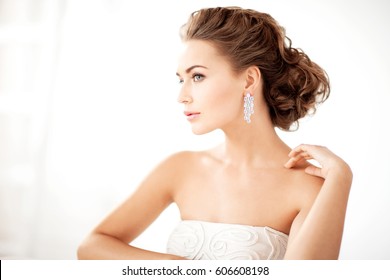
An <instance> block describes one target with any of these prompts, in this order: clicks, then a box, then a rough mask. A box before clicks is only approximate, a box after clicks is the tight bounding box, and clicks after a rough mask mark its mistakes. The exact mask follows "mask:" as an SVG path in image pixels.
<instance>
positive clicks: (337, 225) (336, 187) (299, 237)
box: [285, 145, 352, 259]
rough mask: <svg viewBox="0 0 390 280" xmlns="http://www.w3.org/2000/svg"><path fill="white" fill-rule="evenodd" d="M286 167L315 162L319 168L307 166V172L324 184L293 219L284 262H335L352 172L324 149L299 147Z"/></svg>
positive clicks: (306, 146) (292, 152)
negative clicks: (321, 179) (309, 161)
mask: <svg viewBox="0 0 390 280" xmlns="http://www.w3.org/2000/svg"><path fill="white" fill-rule="evenodd" d="M289 156H290V160H289V161H288V162H287V163H286V165H285V166H286V168H292V167H294V166H295V165H296V164H297V163H298V162H299V161H301V160H302V159H315V160H317V161H318V162H319V163H320V165H321V168H317V167H315V166H309V167H307V168H306V170H305V171H306V173H308V174H310V175H313V176H318V177H321V178H323V179H325V180H324V182H323V185H322V187H321V189H320V191H319V193H318V195H317V197H316V198H315V200H314V202H313V204H312V205H311V206H310V207H303V208H302V209H301V211H300V212H299V214H298V215H297V216H296V218H295V219H294V222H293V224H292V227H291V231H290V238H289V243H288V247H287V251H286V254H285V258H286V259H337V258H338V256H339V251H340V246H341V239H342V235H343V228H344V220H345V214H346V208H347V202H348V196H349V191H350V188H351V184H352V172H351V170H350V168H349V166H348V165H347V164H346V163H345V162H344V161H343V160H342V159H341V158H339V157H338V156H336V155H335V154H333V153H332V152H331V151H329V150H328V149H327V148H325V147H320V146H312V145H300V146H298V147H297V148H295V149H293V150H292V151H291V152H290V154H289Z"/></svg>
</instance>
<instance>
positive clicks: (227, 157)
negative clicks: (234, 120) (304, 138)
mask: <svg viewBox="0 0 390 280" xmlns="http://www.w3.org/2000/svg"><path fill="white" fill-rule="evenodd" d="M223 131H224V133H225V143H224V144H223V145H222V146H221V149H220V153H222V154H221V156H222V157H223V158H224V161H225V163H227V164H229V165H234V166H239V167H255V168H260V167H281V166H283V164H284V163H285V162H286V161H287V160H288V156H287V155H288V153H289V151H290V148H289V147H288V146H287V145H286V144H285V143H284V142H283V141H282V140H281V139H280V137H279V136H278V135H277V133H276V131H275V128H274V127H273V125H272V123H271V121H270V120H269V119H268V120H267V119H260V118H256V119H254V118H253V120H252V122H251V123H249V124H247V123H244V120H242V122H241V123H238V124H237V125H232V126H231V128H227V129H223Z"/></svg>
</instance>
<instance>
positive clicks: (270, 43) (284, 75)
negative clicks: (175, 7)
mask: <svg viewBox="0 0 390 280" xmlns="http://www.w3.org/2000/svg"><path fill="white" fill-rule="evenodd" d="M180 36H181V39H182V40H183V41H187V40H192V39H196V40H205V41H208V42H210V43H212V44H213V45H214V46H215V47H216V48H217V49H218V50H219V52H220V53H221V54H222V55H224V56H226V57H227V58H228V59H229V60H230V62H231V64H232V67H233V70H235V71H237V72H239V71H242V70H245V69H246V68H248V67H250V66H253V65H256V66H257V67H258V68H259V69H260V71H261V73H262V79H263V84H264V87H263V94H264V97H265V100H266V102H267V104H268V108H269V113H270V116H271V120H272V123H273V124H274V126H276V127H279V128H280V129H283V130H290V127H291V125H292V124H294V123H295V124H296V128H298V125H299V123H298V120H299V119H300V118H303V117H304V116H306V115H307V114H308V113H314V112H315V110H316V105H317V104H318V103H321V102H324V101H325V100H326V99H327V98H328V96H329V91H330V87H329V80H328V76H327V74H326V72H325V71H324V70H323V69H322V68H321V67H319V66H318V65H317V64H315V63H314V62H312V61H311V60H310V59H309V57H308V56H307V55H306V54H305V53H304V52H303V51H302V50H300V49H297V48H292V47H291V40H290V39H289V38H288V37H287V36H286V35H285V30H284V28H283V27H281V26H280V25H279V24H278V23H277V22H276V21H275V19H273V18H272V17H271V16H270V15H268V14H265V13H260V12H258V11H255V10H250V9H242V8H239V7H217V8H207V9H201V10H199V11H196V12H194V13H192V14H191V16H190V18H189V19H188V22H187V23H186V24H185V25H183V26H182V27H181V30H180Z"/></svg>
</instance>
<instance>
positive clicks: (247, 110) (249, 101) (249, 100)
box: [244, 92, 254, 123]
mask: <svg viewBox="0 0 390 280" xmlns="http://www.w3.org/2000/svg"><path fill="white" fill-rule="evenodd" d="M253 100H254V97H253V96H251V94H250V93H249V92H247V93H246V95H245V96H244V120H245V121H246V122H247V123H250V122H251V115H252V114H253V113H254V110H253V105H254V102H253Z"/></svg>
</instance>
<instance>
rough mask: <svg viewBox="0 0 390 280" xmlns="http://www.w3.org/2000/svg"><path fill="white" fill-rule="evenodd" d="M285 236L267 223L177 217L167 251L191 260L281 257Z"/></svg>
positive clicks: (283, 252) (286, 238)
mask: <svg viewBox="0 0 390 280" xmlns="http://www.w3.org/2000/svg"><path fill="white" fill-rule="evenodd" d="M287 240H288V236H287V235H286V234H284V233H281V232H279V231H277V230H274V229H272V228H269V227H252V226H247V225H238V224H224V223H212V222H203V221H195V220H186V221H181V222H180V223H179V225H178V226H177V227H176V228H175V229H174V231H173V232H172V234H171V235H170V237H169V240H168V244H167V252H168V253H170V254H175V255H178V256H182V257H185V258H187V259H194V260H201V259H205V260H264V259H282V258H283V256H284V254H285V252H286V247H287Z"/></svg>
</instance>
